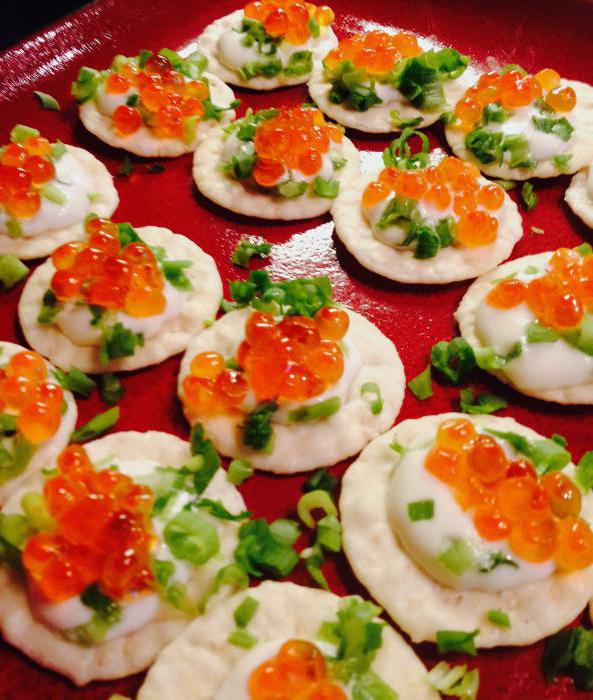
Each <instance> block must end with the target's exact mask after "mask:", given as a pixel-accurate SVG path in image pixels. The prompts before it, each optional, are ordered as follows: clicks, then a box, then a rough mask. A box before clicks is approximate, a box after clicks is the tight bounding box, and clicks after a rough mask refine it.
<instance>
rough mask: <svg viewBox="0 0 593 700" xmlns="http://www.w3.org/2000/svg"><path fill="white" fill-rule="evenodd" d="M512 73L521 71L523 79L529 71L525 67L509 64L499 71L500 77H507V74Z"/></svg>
mask: <svg viewBox="0 0 593 700" xmlns="http://www.w3.org/2000/svg"><path fill="white" fill-rule="evenodd" d="M511 71H519V73H521V75H522V76H523V77H525V76H526V75H527V71H526V70H525V68H523V66H520V65H519V64H518V63H507V64H506V65H504V66H503V67H502V68H501V69H500V70H499V71H498V73H499V75H506V74H507V73H510V72H511Z"/></svg>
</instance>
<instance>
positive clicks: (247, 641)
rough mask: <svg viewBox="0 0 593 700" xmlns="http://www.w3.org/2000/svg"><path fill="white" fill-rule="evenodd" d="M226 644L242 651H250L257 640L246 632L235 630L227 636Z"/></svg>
mask: <svg viewBox="0 0 593 700" xmlns="http://www.w3.org/2000/svg"><path fill="white" fill-rule="evenodd" d="M228 642H229V644H233V645H234V646H236V647H241V648H242V649H252V648H253V647H254V646H255V645H256V644H257V638H256V637H254V636H253V635H252V634H251V632H248V631H247V630H242V629H236V630H234V631H233V632H231V634H230V635H229V637H228Z"/></svg>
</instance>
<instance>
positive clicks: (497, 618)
mask: <svg viewBox="0 0 593 700" xmlns="http://www.w3.org/2000/svg"><path fill="white" fill-rule="evenodd" d="M487 618H488V621H489V622H491V623H492V624H493V625H498V626H499V627H510V626H511V621H510V619H509V616H508V615H507V613H505V612H504V611H503V610H488V613H487Z"/></svg>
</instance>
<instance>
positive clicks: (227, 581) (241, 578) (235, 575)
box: [196, 564, 249, 614]
mask: <svg viewBox="0 0 593 700" xmlns="http://www.w3.org/2000/svg"><path fill="white" fill-rule="evenodd" d="M223 586H230V587H231V588H232V589H233V590H235V591H239V590H243V589H245V588H247V586H249V576H248V575H247V572H246V571H245V569H244V568H243V567H242V566H239V564H227V565H226V566H223V567H222V569H220V570H219V571H218V573H217V574H216V576H215V577H214V581H213V582H212V585H211V586H210V588H209V589H208V590H207V591H206V592H205V593H204V595H203V596H202V597H201V598H200V600H199V601H198V604H197V606H196V607H197V611H198V613H199V614H202V613H203V612H204V610H205V609H206V606H207V605H208V601H209V600H210V598H212V596H214V595H216V594H217V593H218V591H219V590H220V589H221V588H222V587H223Z"/></svg>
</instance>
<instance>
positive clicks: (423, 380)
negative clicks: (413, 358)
mask: <svg viewBox="0 0 593 700" xmlns="http://www.w3.org/2000/svg"><path fill="white" fill-rule="evenodd" d="M408 388H409V389H410V391H411V392H412V394H414V396H415V397H416V398H417V399H419V400H420V401H424V399H428V398H430V397H431V396H432V395H433V391H432V368H431V366H430V365H428V367H427V368H426V369H425V370H424V371H422V372H420V374H418V375H416V376H415V377H414V378H413V379H410V381H409V382H408Z"/></svg>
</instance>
